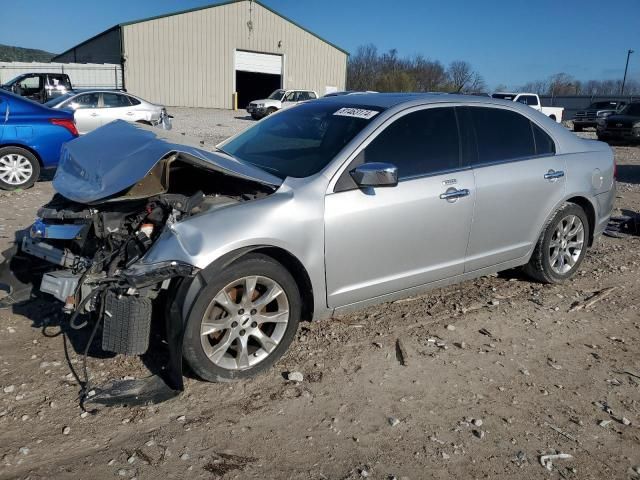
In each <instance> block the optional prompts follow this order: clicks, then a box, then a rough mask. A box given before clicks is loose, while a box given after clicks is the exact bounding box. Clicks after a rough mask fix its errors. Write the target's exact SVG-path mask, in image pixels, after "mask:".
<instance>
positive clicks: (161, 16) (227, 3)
mask: <svg viewBox="0 0 640 480" xmlns="http://www.w3.org/2000/svg"><path fill="white" fill-rule="evenodd" d="M245 1H252V2H253V3H255V4H256V5H260V6H261V7H262V8H265V9H267V10H269V11H270V12H271V13H274V14H276V15H278V16H279V17H280V18H282V19H284V20H286V21H287V22H289V23H291V24H293V25H295V26H296V27H298V28H301V29H302V30H304V31H305V32H307V33H309V34H311V35H313V36H314V37H316V38H318V39H320V40H322V41H323V42H325V43H326V44H328V45H331V46H332V47H333V48H335V49H336V50H340V51H341V52H342V53H344V54H346V55H349V52H347V51H346V50H344V49H343V48H340V47H338V46H337V45H336V44H334V43H331V42H330V41H328V40H327V39H325V38H322V37H321V36H320V35H317V34H316V33H314V32H312V31H311V30H309V29H308V28H305V27H303V26H302V25H300V24H299V23H297V22H294V21H293V20H291V19H290V18H289V17H286V16H284V15H282V14H281V13H280V12H277V11H276V10H274V9H273V8H271V7H269V6H267V5H265V4H264V3H262V2H261V1H259V0H226V1H223V2H218V3H212V4H209V5H203V6H201V7H195V8H189V9H187V10H178V11H176V12H171V13H165V14H164V15H156V16H154V17H147V18H141V19H139V20H132V21H130V22H123V23H118V24H117V25H114V26H113V27H111V28H108V29H107V30H105V31H104V32H101V33H99V34H97V35H94V36H93V37H91V38H89V39H87V40H85V41H84V42H81V43H79V44H77V45H75V46H73V47H71V48H69V49H67V50H65V51H64V52H62V53H60V54H59V55H56V57H59V56H61V55H64V54H66V53H69V52H70V51H71V50H73V49H74V48H78V47H79V46H81V45H84V44H85V43H88V42H90V41H91V40H93V39H95V38H97V37H99V36H101V35H103V34H105V33H108V32H110V31H112V30H115V29H118V28H121V27H124V26H127V25H135V24H136V23H143V22H148V21H150V20H158V19H160V18H166V17H173V16H174V15H182V14H183V13H190V12H197V11H198V10H206V9H208V8H215V7H221V6H223V5H229V4H232V3H239V2H245ZM56 57H54V58H56Z"/></svg>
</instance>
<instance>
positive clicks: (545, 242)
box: [524, 203, 590, 283]
mask: <svg viewBox="0 0 640 480" xmlns="http://www.w3.org/2000/svg"><path fill="white" fill-rule="evenodd" d="M589 232H590V230H589V220H588V218H587V215H586V214H585V212H584V210H583V209H582V208H580V207H579V206H578V205H576V204H575V203H565V204H564V205H563V206H562V207H560V208H559V209H558V211H557V212H556V213H555V214H554V215H553V217H552V218H551V220H549V221H548V222H547V224H546V225H545V228H544V230H543V232H542V234H541V235H540V239H539V240H538V243H537V244H536V247H535V249H534V251H533V255H532V256H531V259H530V260H529V263H528V264H527V265H525V267H524V272H525V273H526V274H527V275H529V276H530V277H531V278H533V279H534V280H537V281H539V282H542V283H561V282H564V281H565V280H568V279H570V278H571V277H573V276H574V275H575V274H576V272H577V271H578V269H579V268H580V264H581V263H582V261H583V260H584V256H585V254H586V252H587V246H588V244H589Z"/></svg>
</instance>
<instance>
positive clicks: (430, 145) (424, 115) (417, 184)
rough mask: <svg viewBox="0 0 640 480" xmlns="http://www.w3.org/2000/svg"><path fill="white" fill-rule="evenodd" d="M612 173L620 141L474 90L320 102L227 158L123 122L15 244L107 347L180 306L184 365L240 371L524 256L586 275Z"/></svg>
mask: <svg viewBox="0 0 640 480" xmlns="http://www.w3.org/2000/svg"><path fill="white" fill-rule="evenodd" d="M195 145H198V144H197V143H195ZM84 172H91V175H89V176H87V175H86V174H85V173H84ZM159 172H162V175H160V174H159ZM614 172H615V163H614V157H613V152H612V151H611V148H609V146H607V145H606V144H604V143H601V142H597V141H593V140H586V139H582V138H579V137H577V136H576V135H574V134H572V133H571V132H569V131H567V130H566V129H565V128H563V127H561V126H560V125H558V124H557V123H555V122H553V121H552V120H550V119H548V118H546V117H544V116H542V115H538V114H537V113H535V112H534V111H533V110H532V109H530V108H527V107H524V106H522V105H520V104H518V103H512V102H504V101H500V100H494V99H487V98H482V97H475V96H466V95H426V94H425V95H416V94H410V95H407V94H366V95H351V96H338V97H330V98H325V99H320V100H317V101H313V102H306V103H304V104H302V105H299V106H298V107H296V108H291V109H287V110H284V111H282V112H280V113H278V114H277V115H273V116H271V117H268V118H266V119H264V120H262V121H260V122H258V123H257V124H255V125H254V126H252V127H251V128H248V129H247V130H245V131H243V132H241V133H239V134H238V135H236V136H234V137H232V138H230V139H228V140H227V141H225V142H223V143H221V144H220V145H218V147H217V150H215V151H207V150H203V149H202V148H199V147H197V146H194V145H193V144H191V143H189V142H187V140H186V139H185V138H184V137H182V136H174V135H172V134H171V133H170V132H169V133H165V134H163V135H162V136H154V135H153V131H142V128H141V127H137V126H133V125H128V124H126V123H125V122H114V123H112V124H109V125H107V126H105V127H104V128H102V129H100V130H99V131H97V132H95V133H94V134H91V135H87V136H85V137H83V138H80V139H78V140H76V141H74V142H71V143H70V144H68V145H67V146H66V147H65V152H64V153H63V160H62V162H61V165H60V167H59V169H58V174H57V175H56V177H55V179H54V187H55V189H56V190H57V192H58V195H57V196H56V197H54V200H53V201H52V202H51V203H49V204H48V205H47V207H46V208H44V209H42V210H40V212H41V214H40V217H41V218H40V219H38V220H37V221H36V223H35V224H34V226H33V228H32V229H31V232H32V233H31V236H26V237H25V238H24V239H23V240H22V243H21V244H20V245H18V248H19V249H20V255H21V257H20V258H22V259H28V260H29V261H30V262H33V264H37V265H39V266H40V268H39V269H38V270H35V269H34V268H29V267H28V266H26V265H23V267H24V268H25V269H26V270H25V271H26V272H36V271H37V272H39V275H42V274H44V277H43V278H42V280H41V281H37V283H36V284H37V285H40V287H39V288H40V291H43V292H46V293H48V294H50V295H52V297H50V298H51V299H52V300H53V298H54V297H55V298H56V299H57V300H58V301H59V302H62V303H64V304H66V305H67V308H68V310H74V309H75V311H76V312H84V310H83V309H88V310H90V311H92V312H93V317H94V320H95V321H96V322H98V323H97V325H99V322H100V321H103V322H105V323H104V328H103V330H102V331H101V335H102V336H103V337H102V346H103V348H106V349H107V350H109V351H114V352H118V353H129V354H142V353H144V352H145V351H146V350H147V348H148V345H149V335H150V331H152V330H153V329H155V328H157V325H156V324H155V323H152V322H151V315H152V311H166V312H169V313H168V317H167V329H168V331H169V332H170V333H169V334H168V337H167V338H168V342H169V345H170V348H171V349H172V355H171V358H176V359H182V358H184V359H185V360H186V361H187V362H188V364H189V365H190V367H191V369H192V370H193V371H194V372H196V373H197V374H198V375H199V376H200V377H201V378H203V379H206V380H209V381H231V380H241V379H244V378H247V377H250V376H252V375H255V374H257V373H259V372H261V371H263V370H265V369H266V368H268V367H269V366H271V365H273V364H274V362H275V361H276V360H277V359H278V358H280V356H281V355H282V354H283V353H284V352H285V351H286V350H287V348H288V347H289V345H290V344H291V342H292V341H293V340H294V338H295V336H296V335H295V334H296V329H297V328H298V324H299V322H300V321H302V320H313V319H322V318H327V317H330V316H333V315H339V314H341V313H345V312H347V311H349V310H353V309H357V308H361V307H364V306H367V305H372V304H375V303H380V302H387V301H392V300H394V299H397V298H401V297H406V296H410V295H414V294H417V293H419V292H420V291H423V290H427V289H430V288H435V287H439V286H442V285H446V284H449V283H452V282H460V281H463V280H467V279H471V278H475V277H479V276H482V275H488V274H491V273H493V272H498V271H501V270H505V269H510V268H514V267H519V266H523V267H524V271H525V272H526V273H527V274H528V275H529V276H531V277H532V278H533V279H535V280H537V281H540V282H544V283H559V282H563V281H566V280H568V279H570V278H572V277H573V276H574V275H575V274H576V273H577V272H578V271H579V270H580V265H581V263H582V261H583V259H584V258H585V255H586V252H587V249H588V248H589V247H590V246H591V245H592V244H593V242H594V241H595V239H596V238H598V237H599V236H600V235H601V233H602V232H603V230H604V229H605V227H606V225H607V223H608V220H609V216H610V213H611V210H612V208H613V202H614V199H615V181H614ZM84 212H90V213H86V214H85V213H84ZM71 218H72V219H73V220H71ZM472 220H473V221H472ZM49 226H55V227H56V228H55V229H54V228H49ZM444 227H446V228H444ZM79 231H82V232H83V234H82V237H81V238H78V239H77V240H76V239H75V238H76V235H77V232H79ZM74 232H75V233H74ZM64 238H74V240H64ZM425 246H427V247H425ZM63 249H64V251H63ZM5 265H6V264H5ZM43 265H44V267H43ZM16 277H18V274H17V273H16ZM0 278H7V276H3V275H1V274H0ZM172 279H173V280H175V281H170V280H172ZM178 280H179V281H178ZM163 290H166V292H165V294H162V291H163ZM166 301H168V302H169V305H166V304H163V302H166ZM152 305H153V308H152ZM165 307H168V308H166V309H165ZM156 309H157V310H156ZM76 318H77V313H76V314H74V315H73V317H72V319H71V322H72V323H73V322H74V321H75V319H76ZM91 328H94V327H93V326H92V327H91ZM94 331H95V330H94ZM171 332H173V333H171ZM183 333H184V334H183ZM176 368H181V365H180V364H179V366H178V367H176ZM176 373H177V374H178V375H179V376H180V377H181V375H182V373H181V371H180V370H179V371H178V372H176Z"/></svg>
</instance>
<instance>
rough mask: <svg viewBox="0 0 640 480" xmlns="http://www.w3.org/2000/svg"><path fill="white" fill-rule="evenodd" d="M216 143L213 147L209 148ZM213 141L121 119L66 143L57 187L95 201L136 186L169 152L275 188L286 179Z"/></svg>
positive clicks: (79, 199)
mask: <svg viewBox="0 0 640 480" xmlns="http://www.w3.org/2000/svg"><path fill="white" fill-rule="evenodd" d="M209 149H210V150H209ZM212 150H215V147H214V146H213V145H211V146H205V145H204V142H199V143H198V140H193V139H189V138H188V137H185V136H182V135H180V134H176V133H172V132H168V131H166V130H161V129H158V128H153V127H148V126H144V125H138V124H131V123H128V122H125V121H123V120H116V121H114V122H111V123H109V124H107V125H105V126H104V127H101V128H99V129H97V130H94V131H93V132H91V133H88V134H87V135H84V136H83V137H80V138H78V139H76V140H73V141H72V142H69V143H67V144H65V145H64V147H63V148H62V152H61V155H60V164H59V166H58V170H57V172H56V175H55V177H54V179H53V187H54V188H55V189H56V191H57V192H58V193H60V194H61V195H62V196H64V197H66V198H68V199H69V200H72V201H74V202H78V203H84V204H92V203H96V202H100V201H102V200H105V199H108V198H109V197H113V196H114V195H116V194H118V193H120V192H123V191H125V190H126V189H128V188H130V187H132V186H134V185H135V184H136V183H138V182H139V181H140V180H142V179H143V178H145V177H146V176H147V174H150V175H152V174H153V172H152V170H153V168H154V167H155V166H156V164H158V163H159V162H160V161H161V160H163V159H164V158H166V157H167V156H170V155H173V154H178V155H180V158H181V159H182V160H185V161H187V162H190V163H193V164H194V165H197V166H198V167H201V168H206V169H211V170H215V171H218V172H221V173H224V174H226V175H230V176H233V177H238V178H242V179H245V180H250V181H254V182H257V183H260V184H263V185H266V186H269V187H272V188H273V189H274V190H275V189H277V188H278V187H279V186H280V185H281V184H282V180H281V179H280V178H278V177H276V176H274V175H271V174H270V173H267V172H265V171H264V170H261V169H259V168H257V167H254V166H252V165H250V164H248V163H244V162H241V161H240V160H237V159H236V158H234V157H231V156H229V155H227V154H225V153H222V152H220V151H212Z"/></svg>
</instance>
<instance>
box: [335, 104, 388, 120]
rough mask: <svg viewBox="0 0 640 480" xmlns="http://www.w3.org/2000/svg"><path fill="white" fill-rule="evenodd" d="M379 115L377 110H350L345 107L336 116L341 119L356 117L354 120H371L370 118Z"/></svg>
mask: <svg viewBox="0 0 640 480" xmlns="http://www.w3.org/2000/svg"><path fill="white" fill-rule="evenodd" d="M378 113H380V112H376V111H375V110H365V109H364V108H348V107H343V108H341V109H340V110H338V111H337V112H335V113H334V115H338V116H340V117H354V118H364V119H365V120H369V119H370V118H373V117H375V116H376V115H377V114H378Z"/></svg>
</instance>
